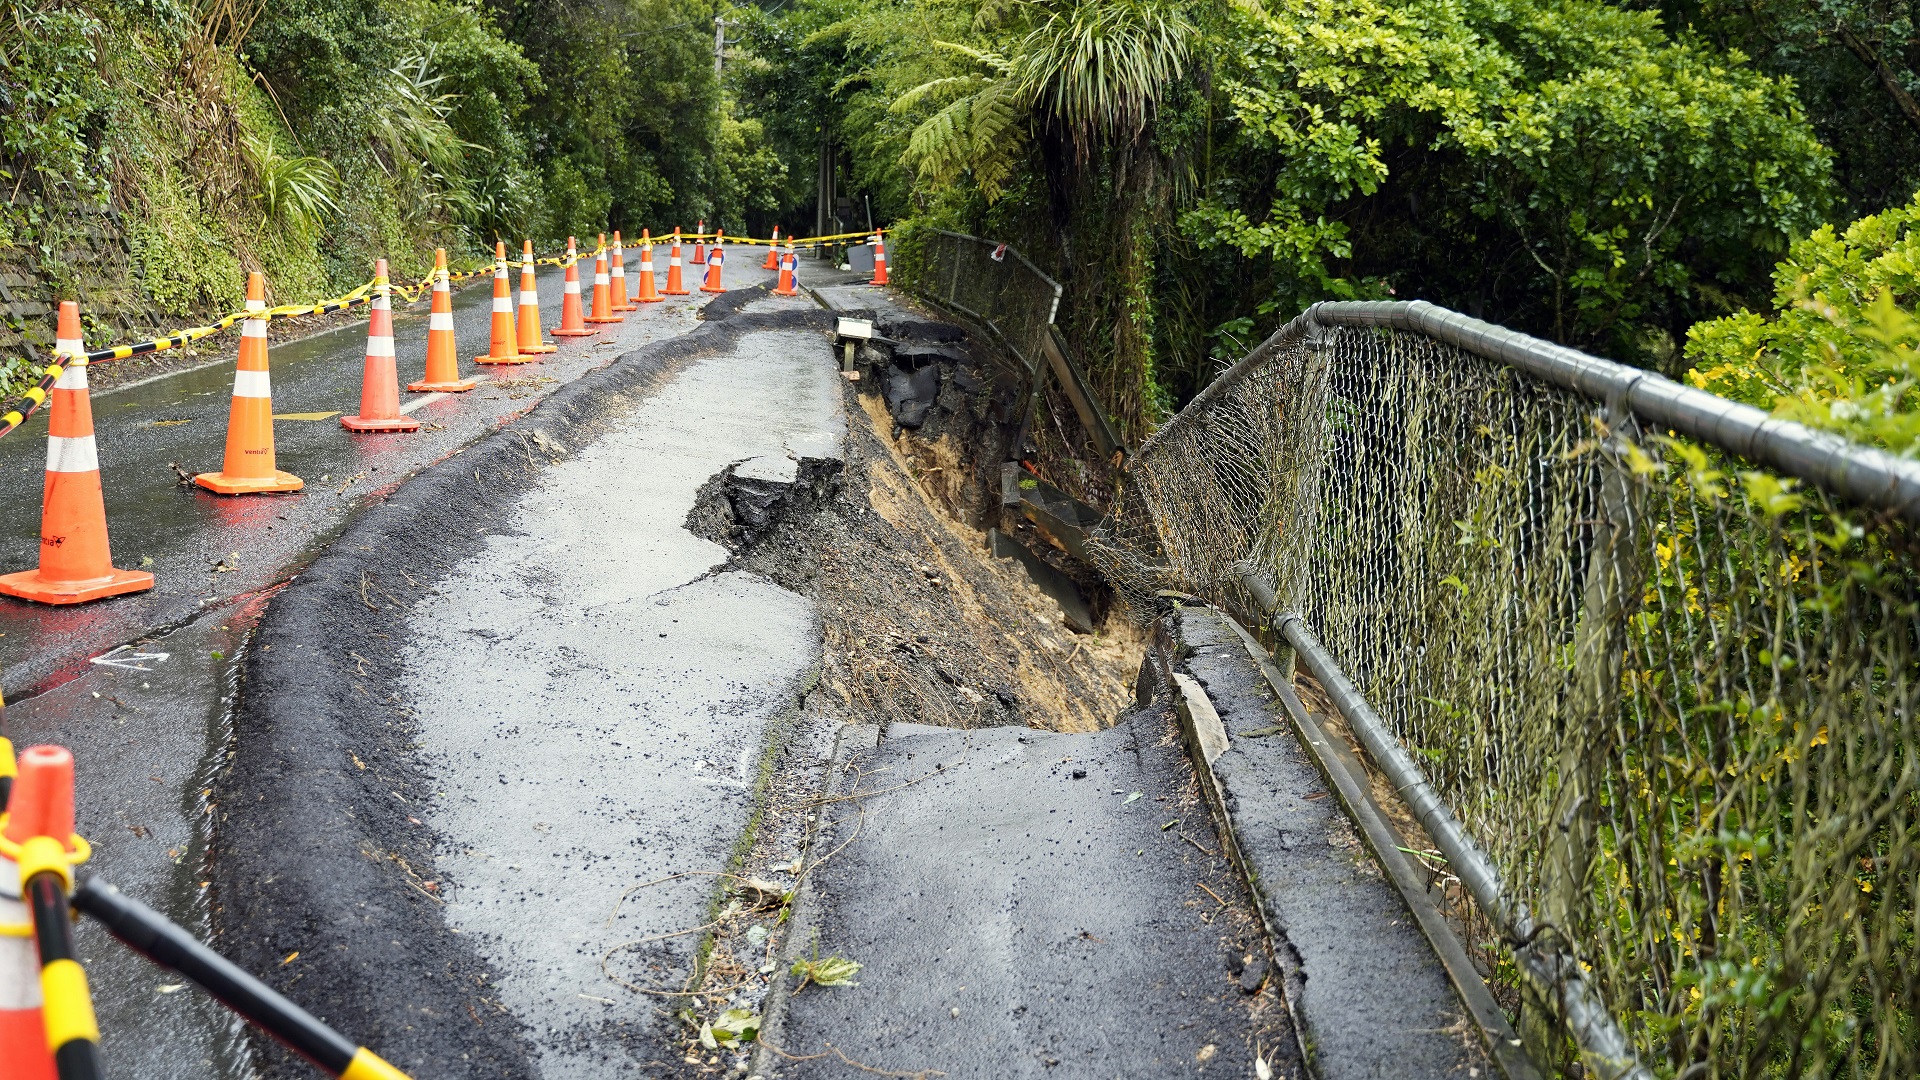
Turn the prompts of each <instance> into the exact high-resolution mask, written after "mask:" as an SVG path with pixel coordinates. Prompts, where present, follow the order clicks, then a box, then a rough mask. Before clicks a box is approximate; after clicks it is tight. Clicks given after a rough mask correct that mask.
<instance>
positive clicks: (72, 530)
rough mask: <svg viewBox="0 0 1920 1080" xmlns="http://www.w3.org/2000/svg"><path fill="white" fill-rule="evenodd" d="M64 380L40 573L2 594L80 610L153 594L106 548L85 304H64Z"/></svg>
mask: <svg viewBox="0 0 1920 1080" xmlns="http://www.w3.org/2000/svg"><path fill="white" fill-rule="evenodd" d="M54 353H55V361H56V363H58V364H59V365H60V369H61V370H60V378H59V380H58V381H56V382H55V383H54V384H53V400H52V404H51V406H50V408H49V409H48V414H47V482H46V487H45V489H44V492H43V494H42V497H41V504H40V568H39V569H38V570H23V571H21V572H19V573H17V574H8V575H6V576H5V577H0V593H4V594H6V595H8V596H17V597H19V598H21V599H22V600H37V601H39V602H40V603H43V604H78V603H81V602H83V601H86V600H98V599H100V598H102V597H107V596H119V595H120V594H122V593H132V592H144V591H145V590H147V589H151V588H153V575H152V574H149V573H146V572H144V571H141V570H115V569H114V568H113V555H112V553H111V552H109V551H108V549H107V506H106V501H105V499H104V497H103V496H102V495H101V492H100V461H99V457H98V454H97V453H96V451H95V449H94V442H93V406H92V404H91V402H90V401H89V400H88V398H87V348H86V345H85V343H84V342H82V341H81V339H80V305H79V304H76V303H74V302H73V301H71V300H62V301H61V302H60V321H59V329H58V333H57V334H56V336H55V339H54Z"/></svg>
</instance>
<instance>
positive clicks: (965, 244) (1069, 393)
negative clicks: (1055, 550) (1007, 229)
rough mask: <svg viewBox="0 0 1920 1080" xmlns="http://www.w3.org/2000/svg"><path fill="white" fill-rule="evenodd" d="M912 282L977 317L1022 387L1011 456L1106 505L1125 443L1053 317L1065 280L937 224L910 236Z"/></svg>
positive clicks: (1082, 497) (1012, 252) (1010, 250)
mask: <svg viewBox="0 0 1920 1080" xmlns="http://www.w3.org/2000/svg"><path fill="white" fill-rule="evenodd" d="M903 247H904V250H905V262H906V264H907V267H908V270H909V272H908V274H907V275H904V276H905V277H907V279H908V280H909V282H910V285H911V287H912V288H913V290H914V291H916V292H918V293H920V294H921V295H922V296H925V297H926V298H928V299H930V300H932V301H933V302H934V303H935V304H937V305H939V306H941V307H944V308H946V309H947V310H949V311H951V312H953V313H955V314H957V315H959V316H961V317H963V318H964V319H966V320H968V321H970V322H972V323H974V324H975V325H976V327H977V328H978V329H979V330H980V331H981V332H982V333H984V334H985V335H986V336H987V337H989V338H991V339H992V341H993V343H994V344H995V345H997V346H999V351H1000V352H1001V353H1002V354H1003V356H1002V357H1001V363H1002V368H1003V371H1004V373H1005V374H1006V376H1007V377H1008V379H1009V381H1011V382H1015V383H1017V385H1018V387H1019V394H1020V401H1021V406H1020V409H1019V411H1018V413H1017V415H1016V416H1015V418H1014V420H1013V423H1012V424H1011V425H1010V427H1011V428H1012V430H1011V431H1010V433H1009V436H1010V437H1009V444H1008V445H1009V446H1010V447H1011V448H1012V456H1014V457H1016V458H1019V459H1021V460H1024V461H1026V462H1027V463H1028V464H1030V465H1032V466H1033V467H1035V468H1036V469H1038V470H1040V471H1041V473H1042V474H1043V475H1044V476H1046V478H1047V479H1048V480H1050V481H1051V482H1053V483H1054V484H1056V485H1058V486H1059V487H1060V488H1061V489H1062V490H1064V491H1065V492H1067V493H1068V494H1069V495H1071V496H1072V497H1073V498H1075V499H1077V500H1079V501H1081V502H1084V503H1088V504H1091V505H1094V506H1104V505H1106V503H1107V502H1108V501H1109V500H1110V498H1111V494H1112V489H1113V468H1114V465H1115V464H1116V463H1117V462H1118V460H1119V459H1120V457H1121V456H1122V455H1123V453H1124V446H1123V445H1122V442H1121V439H1120V436H1119V433H1118V431H1117V430H1116V429H1115V428H1114V426H1113V423H1112V420H1111V419H1110V418H1109V417H1108V415H1107V413H1106V410H1105V407H1104V406H1103V405H1102V404H1101V402H1100V400H1099V398H1098V396H1097V395H1096V394H1095V393H1094V391H1093V388H1092V386H1091V384H1090V383H1089V381H1088V379H1087V376H1086V373H1085V372H1084V371H1083V370H1081V368H1080V366H1079V363H1078V361H1077V359H1076V358H1075V357H1074V353H1073V350H1072V348H1071V346H1070V345H1069V344H1068V343H1067V340H1066V338H1065V337H1064V336H1063V335H1062V334H1061V333H1060V330H1059V328H1058V327H1057V326H1055V325H1054V322H1053V320H1054V317H1055V316H1056V315H1057V314H1058V312H1059V307H1060V295H1061V290H1060V285H1059V284H1058V283H1057V282H1055V281H1054V280H1053V279H1052V278H1050V277H1048V276H1047V275H1046V274H1045V273H1043V272H1042V271H1041V270H1040V269H1039V268H1038V267H1036V266H1035V265H1034V264H1033V263H1032V261H1031V260H1029V259H1028V258H1027V257H1026V256H1025V255H1023V254H1021V253H1020V251H1019V250H1018V249H1016V248H1014V247H1013V246H1012V245H1010V244H1004V243H999V242H997V241H993V240H982V239H981V238H979V237H977V236H968V235H966V234H964V233H955V232H946V231H944V230H939V229H928V230H924V231H919V232H916V233H914V234H912V235H911V236H910V238H909V239H908V241H907V243H906V244H904V245H903Z"/></svg>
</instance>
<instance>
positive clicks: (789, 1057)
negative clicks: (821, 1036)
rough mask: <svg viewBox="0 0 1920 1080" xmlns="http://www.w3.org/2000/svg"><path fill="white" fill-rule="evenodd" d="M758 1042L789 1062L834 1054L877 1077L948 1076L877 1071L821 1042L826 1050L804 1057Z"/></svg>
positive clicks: (920, 1079)
mask: <svg viewBox="0 0 1920 1080" xmlns="http://www.w3.org/2000/svg"><path fill="white" fill-rule="evenodd" d="M758 1041H759V1043H760V1045H761V1046H764V1047H766V1048H767V1049H769V1050H771V1051H773V1052H774V1053H776V1054H778V1055H780V1056H781V1057H783V1058H786V1059H787V1060H788V1061H818V1060H820V1059H821V1058H823V1057H826V1056H827V1055H828V1054H832V1055H833V1056H834V1057H837V1058H839V1059H840V1060H841V1061H842V1062H843V1063H845V1064H847V1065H850V1066H852V1067H854V1068H856V1069H859V1070H860V1071H861V1072H864V1073H872V1074H873V1075H875V1076H893V1077H899V1078H900V1080H927V1077H930V1076H945V1075H947V1074H946V1073H944V1072H941V1071H940V1070H939V1069H914V1070H911V1071H907V1072H897V1071H895V1070H893V1069H876V1068H874V1067H873V1066H872V1065H863V1064H861V1063H860V1062H858V1061H855V1060H853V1059H852V1058H850V1057H848V1056H847V1055H846V1054H845V1053H844V1052H842V1051H841V1049H840V1048H839V1047H837V1046H835V1045H833V1044H832V1043H830V1042H824V1041H823V1042H821V1044H820V1045H821V1046H824V1047H826V1049H825V1050H822V1051H821V1052H819V1053H817V1054H804V1055H802V1054H789V1053H787V1052H786V1051H785V1050H782V1049H780V1048H779V1047H777V1046H775V1045H773V1044H772V1043H770V1042H768V1041H766V1040H765V1039H760V1040H758Z"/></svg>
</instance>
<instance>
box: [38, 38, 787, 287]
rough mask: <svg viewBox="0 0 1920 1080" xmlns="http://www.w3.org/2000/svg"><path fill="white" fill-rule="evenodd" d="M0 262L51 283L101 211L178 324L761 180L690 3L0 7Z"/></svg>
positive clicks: (736, 211) (765, 183) (716, 207)
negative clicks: (249, 279)
mask: <svg viewBox="0 0 1920 1080" xmlns="http://www.w3.org/2000/svg"><path fill="white" fill-rule="evenodd" d="M5 2H6V3H7V12H6V17H5V18H4V19H0V121H3V122H0V170H4V171H3V172H0V179H3V180H4V182H5V183H6V184H7V186H8V188H9V189H10V192H11V197H10V198H9V200H8V203H7V205H6V208H5V209H4V211H0V261H5V262H10V263H14V264H17V265H26V266H27V267H28V268H30V269H32V270H35V271H37V272H38V273H40V274H41V275H43V276H44V277H46V278H48V279H49V280H51V281H52V282H53V283H54V284H55V286H56V288H61V287H63V283H64V282H65V281H66V280H67V278H66V276H65V275H67V274H68V273H69V268H68V267H66V266H65V265H64V264H63V262H62V253H63V252H65V251H68V250H70V249H71V248H72V246H73V245H74V244H76V243H79V242H82V238H83V237H84V235H85V234H84V231H83V230H84V229H85V228H86V227H87V224H88V222H89V221H94V220H97V218H98V215H100V214H101V213H104V212H106V211H108V210H109V209H112V210H116V211H118V212H119V215H120V220H121V222H122V224H123V227H124V231H125V233H126V235H127V237H128V242H129V246H130V248H131V250H132V252H133V255H134V258H135V261H136V263H137V264H138V270H139V272H140V275H141V277H142V279H143V280H144V282H145V287H146V291H147V293H148V295H150V296H151V297H152V299H153V300H154V301H155V303H157V304H158V305H159V306H160V308H161V309H163V310H164V311H166V312H168V313H170V314H173V315H176V316H181V317H185V316H187V315H189V314H204V313H206V312H207V311H209V310H213V309H220V308H225V307H228V306H230V305H232V304H234V303H236V302H237V301H238V299H239V295H240V289H241V285H242V281H243V277H244V272H245V271H246V270H250V269H261V270H264V271H266V273H267V274H268V279H269V288H270V289H271V290H272V291H273V293H274V294H275V295H276V296H279V297H284V298H292V297H296V296H297V297H304V298H312V297H315V296H318V295H319V294H321V293H323V292H327V291H331V290H336V289H341V288H344V287H350V286H351V285H353V284H355V283H358V282H360V281H363V280H365V279H366V277H367V275H368V272H369V270H370V268H371V264H372V260H373V259H375V258H378V257H386V258H389V259H390V260H392V263H393V268H394V272H395V275H396V276H397V277H403V276H417V275H419V274H421V273H423V272H424V271H425V269H426V268H427V267H428V266H429V265H430V264H431V262H430V260H431V253H432V249H433V248H434V247H436V246H441V247H447V248H449V249H451V250H453V251H454V252H456V253H458V255H457V257H482V258H483V257H484V256H485V254H486V253H487V252H489V251H490V250H491V247H492V243H493V241H494V240H495V239H496V238H501V239H507V240H516V241H517V240H518V239H519V238H521V237H523V236H531V237H533V238H534V239H535V240H536V241H538V242H539V243H541V244H542V245H543V246H550V245H554V244H557V243H559V242H561V241H563V240H564V238H565V237H566V236H567V235H569V234H576V235H581V236H586V237H591V236H592V235H593V234H595V233H598V232H602V231H609V230H611V229H623V230H626V231H627V232H629V233H632V234H638V232H639V231H640V229H641V228H642V227H652V228H653V229H654V230H655V231H656V232H658V231H660V230H663V229H671V228H672V227H673V226H674V225H676V224H684V225H688V226H691V225H692V224H693V222H694V221H695V220H697V219H700V218H706V219H709V220H721V219H727V218H731V219H732V220H734V221H735V222H739V221H743V220H744V218H745V215H746V214H747V212H748V211H749V210H750V209H753V208H769V207H770V205H771V203H772V202H773V200H772V199H771V198H770V197H769V195H768V191H769V190H770V187H769V185H770V184H774V185H777V184H778V182H779V181H780V179H781V177H782V174H781V172H780V169H779V165H778V162H777V159H775V158H773V157H772V155H771V154H770V152H769V150H768V148H767V146H766V143H765V139H764V137H763V135H762V131H763V128H762V126H761V124H760V123H759V122H758V121H757V120H753V119H744V120H743V119H740V118H737V117H735V116H733V115H732V109H731V105H730V103H729V102H727V101H725V100H723V98H722V97H721V94H720V88H719V85H718V82H717V81H716V79H715V78H714V72H713V67H712V54H711V42H712V37H711V29H712V22H711V20H712V17H713V9H712V7H711V6H710V5H706V4H699V3H693V2H690V0H610V2H609V3H606V4H601V5H594V6H590V7H586V8H583V7H581V6H579V5H572V4H562V3H557V2H551V0H525V2H520V0H501V2H498V3H486V2H482V0H377V2H376V0H279V2H275V3H266V2H265V0H204V2H200V3H196V4H194V5H190V6H183V5H181V4H180V3H178V2H177V0H5Z"/></svg>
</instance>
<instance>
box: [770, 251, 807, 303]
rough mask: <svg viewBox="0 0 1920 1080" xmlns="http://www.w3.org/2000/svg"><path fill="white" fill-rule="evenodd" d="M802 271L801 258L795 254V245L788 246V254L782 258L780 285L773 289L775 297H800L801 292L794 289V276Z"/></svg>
mask: <svg viewBox="0 0 1920 1080" xmlns="http://www.w3.org/2000/svg"><path fill="white" fill-rule="evenodd" d="M799 270H800V256H798V255H795V254H794V253H793V245H792V244H788V245H787V250H786V253H785V254H783V255H782V256H781V257H780V283H779V284H777V285H775V286H774V287H773V295H775V296H799V295H800V290H798V289H796V288H794V287H793V285H794V276H795V275H796V274H798V273H799Z"/></svg>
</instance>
